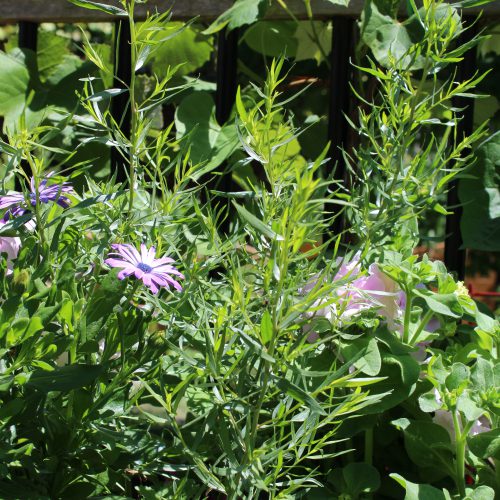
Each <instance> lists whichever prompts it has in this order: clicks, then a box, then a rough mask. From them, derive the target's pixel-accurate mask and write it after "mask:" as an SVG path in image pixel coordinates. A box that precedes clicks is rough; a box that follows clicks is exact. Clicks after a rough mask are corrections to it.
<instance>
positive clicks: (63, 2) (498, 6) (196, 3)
mask: <svg viewBox="0 0 500 500" xmlns="http://www.w3.org/2000/svg"><path fill="white" fill-rule="evenodd" d="M99 1H100V2H101V3H107V4H112V5H117V1H116V0H99ZM363 3H364V1H363V0H351V1H350V2H349V5H348V6H347V7H343V6H341V5H335V4H333V3H331V2H330V1H328V0H312V7H313V12H314V15H315V17H316V18H317V19H329V18H331V17H333V16H338V15H345V16H359V14H360V12H361V10H362V8H363ZM0 4H1V5H0V23H2V24H8V23H17V22H19V21H31V22H38V23H40V22H68V23H73V22H98V21H110V20H114V19H116V18H114V17H113V16H111V15H109V14H105V13H103V12H100V11H97V10H89V9H85V8H83V7H77V6H76V5H74V4H72V3H70V2H69V0H0ZM232 4H233V0H150V1H149V2H148V3H147V4H138V5H137V8H136V12H137V19H139V20H140V19H144V17H145V16H146V14H147V12H148V11H149V12H152V11H155V10H158V11H159V12H165V11H167V10H169V9H172V17H173V19H179V20H188V19H193V18H195V17H198V18H199V19H200V20H202V21H211V20H214V19H216V18H217V17H218V16H219V15H220V14H222V13H223V12H224V11H225V10H227V9H228V8H229V7H230V6H231V5H232ZM286 4H287V6H288V7H289V9H290V11H291V12H293V13H294V15H295V16H296V17H297V18H298V19H306V18H307V13H306V9H305V6H304V1H303V0H286ZM481 7H482V8H481ZM481 7H477V8H474V9H467V14H469V15H471V14H473V15H474V14H477V13H478V12H480V11H481V10H483V11H484V14H483V15H484V16H486V17H500V0H495V1H494V2H491V3H489V4H486V5H483V6H481ZM266 18H267V19H282V20H286V19H290V15H289V14H288V13H287V12H286V11H285V10H284V9H283V8H282V7H281V6H280V5H279V4H278V2H277V1H276V0H273V2H272V4H271V6H270V7H269V8H268V11H267V15H266Z"/></svg>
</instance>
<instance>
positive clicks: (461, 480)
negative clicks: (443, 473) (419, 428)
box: [452, 410, 468, 498]
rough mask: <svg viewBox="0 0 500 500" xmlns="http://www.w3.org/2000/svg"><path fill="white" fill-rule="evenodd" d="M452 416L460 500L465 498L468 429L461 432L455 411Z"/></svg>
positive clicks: (456, 475)
mask: <svg viewBox="0 0 500 500" xmlns="http://www.w3.org/2000/svg"><path fill="white" fill-rule="evenodd" d="M452 415H453V427H454V428H455V446H456V448H455V449H456V457H455V460H456V464H455V483H456V485H457V488H458V492H459V493H460V498H465V445H466V438H467V432H468V429H467V428H466V429H464V432H462V431H461V429H460V415H459V413H458V411H457V410H453V412H452Z"/></svg>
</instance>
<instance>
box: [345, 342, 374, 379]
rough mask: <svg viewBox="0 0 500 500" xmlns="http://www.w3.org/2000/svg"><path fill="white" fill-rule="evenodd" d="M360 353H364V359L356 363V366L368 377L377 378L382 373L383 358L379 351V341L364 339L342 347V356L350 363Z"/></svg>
mask: <svg viewBox="0 0 500 500" xmlns="http://www.w3.org/2000/svg"><path fill="white" fill-rule="evenodd" d="M359 352H364V354H363V357H361V358H359V359H358V360H357V361H355V362H354V366H355V367H356V368H357V369H358V370H360V371H361V372H362V373H366V375H370V376H375V375H378V374H379V372H380V368H381V366H382V358H381V357H380V351H379V349H378V345H377V340H376V339H374V338H371V339H370V338H366V337H362V338H360V339H356V340H354V341H352V342H349V343H347V344H346V345H345V346H343V347H342V356H343V357H344V358H345V359H346V360H347V361H349V360H350V359H353V358H354V357H355V356H356V354H358V353H359Z"/></svg>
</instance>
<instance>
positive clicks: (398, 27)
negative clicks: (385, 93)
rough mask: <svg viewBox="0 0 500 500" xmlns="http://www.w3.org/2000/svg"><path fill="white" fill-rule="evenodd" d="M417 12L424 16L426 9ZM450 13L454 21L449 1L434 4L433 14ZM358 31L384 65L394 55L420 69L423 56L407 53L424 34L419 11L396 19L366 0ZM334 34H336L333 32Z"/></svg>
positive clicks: (454, 12) (436, 16) (406, 64)
mask: <svg viewBox="0 0 500 500" xmlns="http://www.w3.org/2000/svg"><path fill="white" fill-rule="evenodd" d="M419 15H420V16H424V17H425V12H424V10H423V8H422V9H420V10H419ZM448 15H452V16H453V17H454V18H455V21H456V22H457V23H459V22H460V18H459V16H458V15H457V13H456V10H455V9H454V8H453V7H451V6H449V5H440V6H439V7H438V8H436V11H435V18H436V19H440V18H443V17H445V16H448ZM361 19H362V22H361V33H362V38H363V41H364V42H365V43H366V44H367V45H368V46H369V47H370V49H371V50H372V52H373V55H374V56H375V59H377V61H378V62H379V63H380V64H382V65H383V66H389V65H390V64H391V62H390V60H391V58H393V59H394V60H396V61H397V62H399V63H400V64H402V65H403V67H406V68H407V69H421V68H422V67H423V65H424V61H425V59H424V57H422V56H421V55H416V56H413V55H411V54H409V53H408V51H409V50H410V49H411V47H412V46H413V45H415V43H417V42H418V41H420V40H421V39H422V38H423V36H424V31H423V28H422V25H421V23H420V21H419V18H418V15H417V14H414V15H413V16H411V17H410V18H408V19H407V20H406V21H404V22H399V21H398V20H397V19H393V18H392V17H391V16H387V15H384V14H382V13H381V12H380V10H379V9H378V7H377V5H376V3H375V2H374V1H373V0H370V1H367V2H365V8H364V10H363V13H362V17H361ZM334 36H335V35H334Z"/></svg>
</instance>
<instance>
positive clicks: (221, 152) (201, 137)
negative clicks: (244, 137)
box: [175, 92, 239, 171]
mask: <svg viewBox="0 0 500 500" xmlns="http://www.w3.org/2000/svg"><path fill="white" fill-rule="evenodd" d="M175 126H176V129H177V138H178V139H180V138H182V137H184V136H185V135H187V134H189V138H188V140H189V144H190V147H191V150H190V158H191V161H192V162H193V163H194V164H196V163H202V162H207V165H206V168H205V169H204V171H207V170H211V169H214V168H216V167H218V166H219V165H220V164H221V163H222V162H223V161H224V160H225V159H226V158H227V157H228V156H229V155H230V154H231V153H233V152H234V150H235V149H236V148H237V147H238V143H239V142H238V134H237V132H236V127H235V126H234V125H232V124H230V125H224V126H222V127H221V126H220V125H219V124H218V123H217V120H216V119H215V104H214V101H213V99H212V96H211V95H210V94H209V93H208V92H193V93H191V94H189V95H188V96H187V97H186V98H184V99H183V100H182V102H181V103H180V104H179V106H178V108H177V111H176V113H175Z"/></svg>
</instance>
